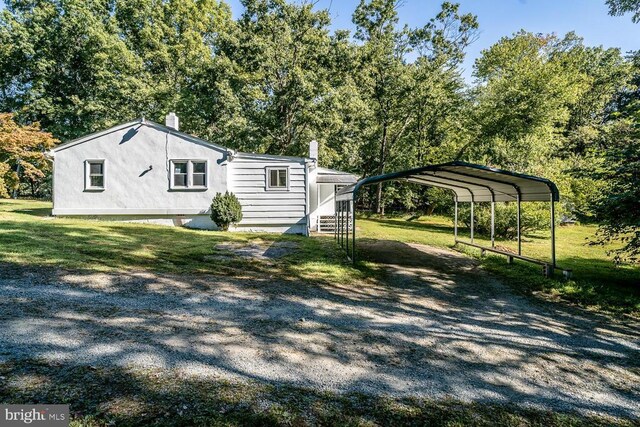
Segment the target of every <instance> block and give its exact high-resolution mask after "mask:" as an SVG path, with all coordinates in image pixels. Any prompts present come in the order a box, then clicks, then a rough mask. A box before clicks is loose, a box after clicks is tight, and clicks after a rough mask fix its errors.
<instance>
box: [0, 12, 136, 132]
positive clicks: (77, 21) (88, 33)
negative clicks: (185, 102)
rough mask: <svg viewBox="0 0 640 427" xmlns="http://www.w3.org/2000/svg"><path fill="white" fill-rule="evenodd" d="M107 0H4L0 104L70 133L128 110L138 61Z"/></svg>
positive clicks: (101, 123)
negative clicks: (123, 35) (122, 34)
mask: <svg viewBox="0 0 640 427" xmlns="http://www.w3.org/2000/svg"><path fill="white" fill-rule="evenodd" d="M112 5H113V3H112V2H107V1H101V0H90V1H84V0H65V1H62V0H51V1H46V2H45V1H42V2H33V1H26V0H11V1H7V2H6V9H5V10H3V11H2V13H1V15H0V40H1V41H2V43H1V44H2V45H3V48H1V49H0V55H1V57H0V66H1V67H2V69H1V70H0V76H2V77H1V78H0V79H1V83H2V95H1V96H0V110H4V111H15V112H17V113H18V114H19V118H20V120H21V121H24V122H39V123H41V124H42V126H43V127H44V128H45V129H47V130H48V131H50V132H52V133H53V134H54V135H55V136H56V137H59V138H73V137H77V136H79V135H82V134H86V133H88V132H91V131H95V130H98V129H104V128H105V127H107V126H109V125H113V124H114V123H116V122H119V121H124V120H129V119H131V117H133V116H135V111H136V109H137V107H138V105H140V104H141V102H140V99H139V96H141V94H143V93H144V90H142V88H143V87H144V86H145V83H144V80H142V79H140V78H139V74H140V72H141V67H142V62H141V61H140V60H139V59H138V58H136V57H135V55H133V54H132V53H131V52H130V51H129V49H127V47H126V45H125V43H124V42H123V40H122V39H121V38H120V37H119V34H118V31H117V23H116V22H115V17H114V16H113V10H112Z"/></svg>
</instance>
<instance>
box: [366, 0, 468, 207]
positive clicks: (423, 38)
mask: <svg viewBox="0 0 640 427" xmlns="http://www.w3.org/2000/svg"><path fill="white" fill-rule="evenodd" d="M398 5H399V2H397V1H395V0H372V1H369V2H367V1H365V0H361V2H360V4H359V5H358V7H357V8H356V11H355V13H354V15H353V22H354V23H355V24H356V27H357V29H356V34H355V35H356V38H357V39H358V40H359V41H361V42H362V47H361V57H360V68H359V69H358V76H359V82H358V87H359V88H360V90H361V93H362V96H363V99H365V100H366V102H368V103H369V104H370V105H371V117H370V118H369V122H370V126H369V132H368V133H367V134H365V135H364V138H366V140H367V141H368V142H369V143H368V144H366V145H365V146H364V157H365V158H366V159H368V162H367V165H368V169H365V173H366V174H369V173H376V174H382V173H384V172H385V171H386V169H387V167H388V166H389V164H390V162H392V161H394V160H399V158H398V157H396V158H395V159H394V156H397V154H398V153H412V154H415V150H414V149H412V147H414V146H415V145H414V144H408V145H407V144H404V146H403V148H404V149H399V146H400V145H402V143H403V141H404V140H405V138H408V135H409V133H411V131H414V132H416V134H415V135H414V141H413V142H414V143H417V144H418V145H420V144H421V145H423V146H424V144H425V142H426V141H427V140H429V141H432V142H434V143H436V144H437V143H441V142H442V140H440V141H434V140H437V139H438V138H440V139H442V138H441V137H442V134H441V133H440V131H441V129H442V128H440V129H437V125H428V124H426V123H425V120H426V119H427V118H428V117H429V115H433V116H432V117H435V116H436V115H437V114H438V113H436V110H438V109H440V108H441V107H444V104H446V102H447V101H445V100H444V98H445V97H447V96H451V98H458V95H459V89H460V87H461V79H460V77H459V75H458V74H457V72H456V71H457V70H456V67H457V66H458V65H459V63H460V61H461V60H462V59H463V57H464V48H465V47H466V46H467V45H468V44H469V43H470V42H471V41H473V38H474V33H475V30H476V29H477V27H478V24H477V21H476V19H475V17H474V16H473V15H470V14H465V15H462V14H460V13H459V11H458V8H459V6H458V5H456V4H451V3H448V2H445V3H443V4H442V10H441V11H440V12H439V13H438V15H437V16H436V17H435V18H434V19H431V20H430V21H429V22H428V23H427V24H426V25H425V26H424V27H422V28H418V29H410V28H408V27H404V28H397V23H398V15H397V7H398ZM413 55H417V56H418V59H417V60H415V61H414V62H410V60H409V59H410V56H413ZM443 91H444V92H446V95H444V94H443ZM458 99H459V98H458ZM441 102H442V104H440V103H441ZM441 112H442V113H443V114H445V115H446V114H447V109H446V107H445V108H443V109H442V110H441ZM429 132H431V133H430V134H429ZM416 139H417V141H416ZM423 151H424V150H423ZM401 163H405V167H406V166H408V165H407V164H406V163H407V157H404V161H401ZM375 199H376V211H377V212H378V213H384V201H383V192H382V184H378V186H377V193H376V196H375Z"/></svg>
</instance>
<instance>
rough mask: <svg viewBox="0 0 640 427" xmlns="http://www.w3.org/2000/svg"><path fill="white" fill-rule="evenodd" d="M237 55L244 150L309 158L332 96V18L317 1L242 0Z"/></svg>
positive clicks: (235, 54) (235, 58) (235, 56)
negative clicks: (315, 5) (316, 5)
mask: <svg viewBox="0 0 640 427" xmlns="http://www.w3.org/2000/svg"><path fill="white" fill-rule="evenodd" d="M243 5H244V8H245V11H244V13H243V15H242V17H241V18H240V20H239V23H238V26H239V32H238V43H237V46H236V49H235V52H234V55H233V59H234V61H235V63H236V64H238V65H239V69H241V70H242V73H243V75H242V76H241V78H242V80H241V83H242V85H241V86H240V87H239V89H240V92H239V94H238V96H240V98H241V104H242V109H243V111H242V112H243V116H244V117H245V119H246V131H245V133H244V134H243V135H242V142H241V144H242V148H245V149H251V150H255V151H262V152H265V151H266V152H270V153H273V154H290V155H304V154H306V152H307V148H306V147H307V144H308V142H309V140H311V139H313V138H317V136H318V133H319V129H318V127H317V124H318V122H319V117H320V116H321V114H322V108H321V106H322V104H323V101H324V100H325V98H326V97H327V96H328V95H329V94H330V92H331V80H332V79H331V71H332V70H331V69H330V68H329V66H328V65H329V64H328V58H330V56H331V55H330V48H331V39H330V37H329V30H328V26H329V15H328V13H327V11H326V10H320V11H316V10H314V8H313V4H312V3H302V4H292V3H288V2H287V1H285V0H243Z"/></svg>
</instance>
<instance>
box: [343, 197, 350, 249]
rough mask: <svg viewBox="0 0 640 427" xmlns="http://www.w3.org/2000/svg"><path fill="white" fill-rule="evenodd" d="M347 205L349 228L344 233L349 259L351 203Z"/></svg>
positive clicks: (347, 202)
mask: <svg viewBox="0 0 640 427" xmlns="http://www.w3.org/2000/svg"><path fill="white" fill-rule="evenodd" d="M345 203H346V205H347V209H346V211H347V227H346V228H345V230H344V232H345V239H346V248H345V250H346V251H347V257H348V256H349V211H350V210H351V203H350V202H349V201H346V202H345Z"/></svg>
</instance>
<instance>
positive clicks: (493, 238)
mask: <svg viewBox="0 0 640 427" xmlns="http://www.w3.org/2000/svg"><path fill="white" fill-rule="evenodd" d="M491 247H492V248H495V247H496V202H495V201H493V200H492V201H491Z"/></svg>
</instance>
